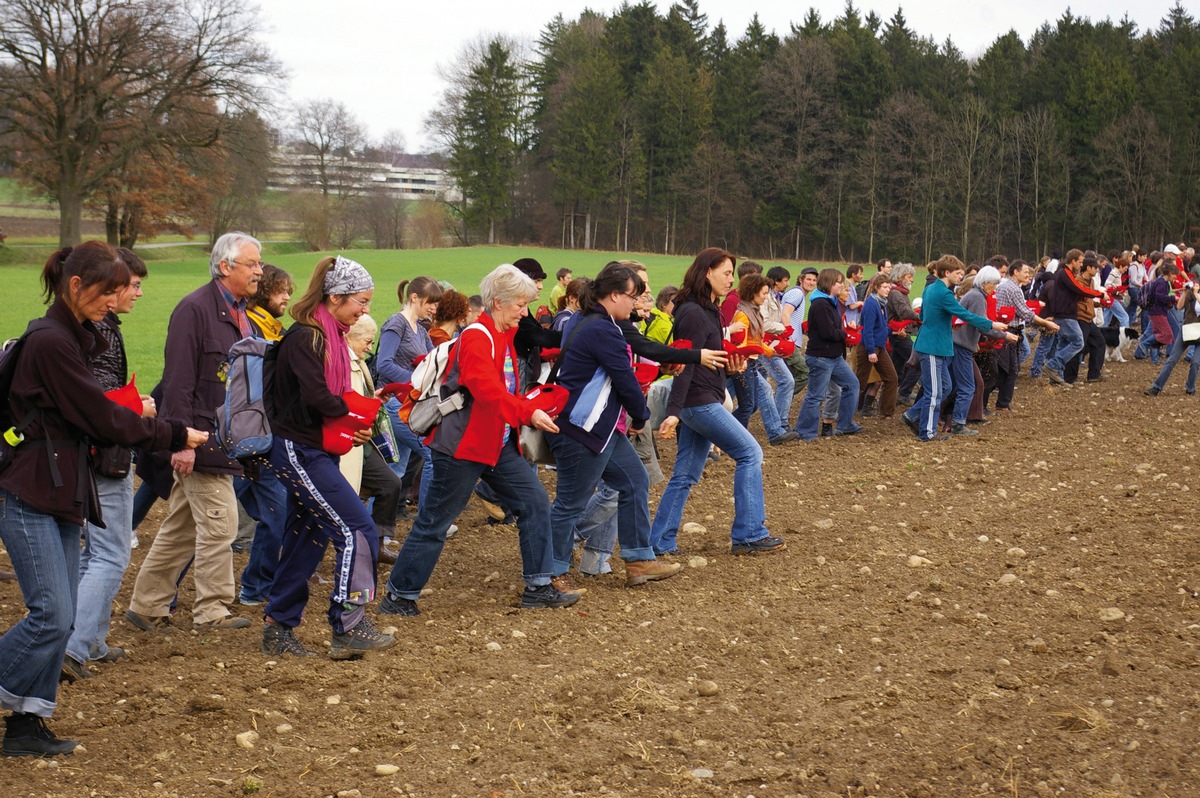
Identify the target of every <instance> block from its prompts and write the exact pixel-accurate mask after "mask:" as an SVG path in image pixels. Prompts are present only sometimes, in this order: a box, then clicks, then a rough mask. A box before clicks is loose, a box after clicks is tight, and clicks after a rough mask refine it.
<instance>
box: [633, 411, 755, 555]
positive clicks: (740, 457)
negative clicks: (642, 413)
mask: <svg viewBox="0 0 1200 798" xmlns="http://www.w3.org/2000/svg"><path fill="white" fill-rule="evenodd" d="M677 430H678V436H679V452H678V454H677V455H676V457H675V471H674V473H673V474H672V475H671V480H670V481H669V482H668V483H667V487H666V488H665V489H664V490H663V495H662V499H660V500H659V502H658V511H657V512H656V513H655V514H654V523H653V524H652V525H651V527H650V543H651V545H652V546H653V547H654V551H655V553H656V554H664V553H666V552H669V551H674V550H675V549H676V548H678V545H677V543H676V536H677V535H678V533H679V524H680V521H681V520H682V519H683V506H684V504H686V503H687V499H688V496H689V495H690V494H691V492H692V486H693V485H695V484H696V483H698V482H699V481H700V476H701V475H702V474H703V473H704V465H705V463H707V462H708V451H709V449H711V448H712V447H713V446H714V445H716V446H718V447H720V449H721V451H723V452H725V453H726V454H727V455H729V456H730V457H732V458H733V460H734V471H733V528H732V529H731V530H730V538H731V540H732V541H733V542H734V543H749V542H751V541H755V540H762V539H763V538H765V537H767V536H768V534H769V533H768V532H767V510H766V499H765V498H764V496H763V469H762V462H763V456H762V448H761V447H760V446H759V445H758V441H757V440H755V439H754V436H753V435H751V434H750V432H749V431H748V430H747V429H746V428H745V427H743V426H742V425H741V424H739V423H737V421H736V420H735V419H734V417H733V414H731V413H730V412H729V411H728V410H726V409H725V408H724V407H722V406H721V405H720V404H717V403H715V402H714V403H712V404H707V405H699V406H698V407H685V408H684V409H683V410H682V411H681V412H680V414H679V426H678V427H677Z"/></svg>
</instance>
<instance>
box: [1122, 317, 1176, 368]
mask: <svg viewBox="0 0 1200 798" xmlns="http://www.w3.org/2000/svg"><path fill="white" fill-rule="evenodd" d="M1174 310H1175V309H1174V308H1172V309H1171V311H1170V312H1168V313H1167V324H1169V325H1170V326H1171V332H1173V333H1175V339H1176V340H1179V337H1180V336H1181V335H1183V318H1182V317H1181V316H1177V315H1176V314H1175V312H1174ZM1143 316H1144V317H1145V321H1144V323H1143V324H1144V326H1143V327H1142V337H1141V338H1139V339H1138V342H1137V346H1136V347H1134V350H1133V356H1134V357H1136V358H1137V359H1138V360H1144V359H1145V357H1146V352H1147V351H1149V353H1150V362H1151V363H1154V364H1157V363H1158V352H1159V350H1160V349H1162V346H1159V345H1154V346H1151V344H1154V343H1155V339H1154V326H1153V325H1152V324H1151V323H1150V314H1148V313H1145V314H1143Z"/></svg>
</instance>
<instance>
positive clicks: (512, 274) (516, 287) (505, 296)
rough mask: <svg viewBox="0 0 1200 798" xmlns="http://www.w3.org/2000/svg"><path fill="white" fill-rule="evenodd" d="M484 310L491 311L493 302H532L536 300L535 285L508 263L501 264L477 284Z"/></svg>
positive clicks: (494, 304) (536, 291)
mask: <svg viewBox="0 0 1200 798" xmlns="http://www.w3.org/2000/svg"><path fill="white" fill-rule="evenodd" d="M479 293H480V295H481V296H482V297H483V307H484V310H487V311H489V312H490V311H491V310H492V309H493V308H494V307H495V306H496V302H495V300H497V299H498V300H500V304H501V305H507V304H509V303H510V302H532V301H533V300H535V299H537V296H538V289H537V284H536V283H534V282H533V280H531V279H530V278H529V276H528V275H526V274H525V273H524V272H523V271H521V270H520V269H518V268H517V267H516V266H513V265H512V264H509V263H502V264H500V265H499V266H497V267H496V268H495V269H493V270H492V272H491V274H489V275H488V276H487V277H484V278H483V280H482V282H480V283H479Z"/></svg>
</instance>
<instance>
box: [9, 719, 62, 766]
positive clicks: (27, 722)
mask: <svg viewBox="0 0 1200 798" xmlns="http://www.w3.org/2000/svg"><path fill="white" fill-rule="evenodd" d="M77 745H79V743H77V742H75V741H74V740H60V739H59V738H58V737H56V736H55V735H54V732H52V731H50V730H49V729H48V728H46V721H45V719H44V718H41V717H38V716H37V715H28V714H25V713H20V712H14V713H13V714H11V715H9V716H8V721H7V724H6V727H5V729H4V755H5V756H58V755H59V754H69V753H71V752H72V751H74V750H75V746H77Z"/></svg>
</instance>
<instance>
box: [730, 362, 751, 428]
mask: <svg viewBox="0 0 1200 798" xmlns="http://www.w3.org/2000/svg"><path fill="white" fill-rule="evenodd" d="M728 387H729V392H730V393H731V394H733V398H734V399H736V400H737V407H735V408H734V409H733V417H734V418H736V419H737V420H738V423H739V424H741V425H742V426H743V427H749V426H750V416H752V415H754V411H755V410H756V409H757V407H758V402H757V399H758V360H747V361H746V370H745V371H743V372H742V373H741V374H731V375H730V376H729V379H728Z"/></svg>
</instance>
